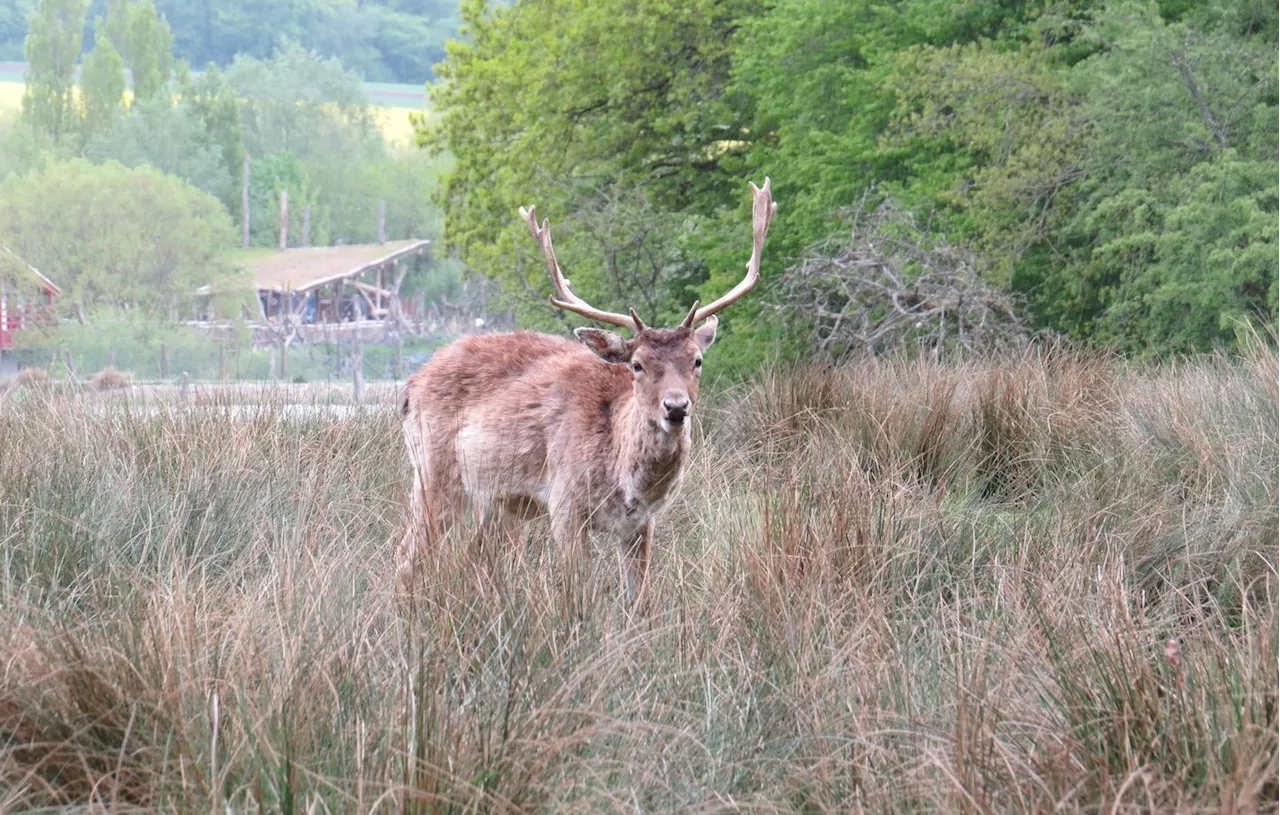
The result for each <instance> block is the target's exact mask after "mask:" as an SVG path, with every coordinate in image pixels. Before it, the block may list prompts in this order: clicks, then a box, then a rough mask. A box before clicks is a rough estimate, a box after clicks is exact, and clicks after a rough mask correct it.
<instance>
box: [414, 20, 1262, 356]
mask: <svg viewBox="0 0 1280 815" xmlns="http://www.w3.org/2000/svg"><path fill="white" fill-rule="evenodd" d="M463 15H464V18H465V22H466V25H467V31H468V33H469V35H470V40H469V42H468V43H466V44H454V45H451V46H450V48H449V51H448V58H447V60H446V61H445V63H444V64H443V65H442V66H441V67H440V69H439V71H438V73H439V75H440V76H441V78H442V84H441V86H440V87H439V88H438V89H437V90H436V91H435V92H434V93H433V99H434V101H435V104H436V108H437V113H438V114H439V118H438V119H437V120H435V121H434V122H426V121H424V122H422V123H421V125H420V130H419V135H420V140H421V142H422V143H423V144H425V145H427V146H429V147H432V148H434V149H437V150H449V151H452V152H453V153H454V155H456V157H457V171H456V173H455V174H454V175H453V176H452V177H451V178H450V179H449V181H448V183H447V185H446V187H445V188H444V190H443V192H442V194H441V198H440V200H441V201H442V203H443V205H444V206H445V208H446V216H447V224H448V231H447V234H448V238H449V242H450V245H451V246H452V247H454V248H455V249H456V250H457V251H458V252H459V254H460V255H461V256H462V257H463V258H464V259H465V260H466V261H468V262H469V263H470V264H472V266H473V267H475V268H476V269H477V270H479V271H480V272H482V273H484V274H486V275H489V276H492V277H494V278H496V279H498V280H500V281H502V282H503V285H504V287H505V289H506V291H507V292H508V294H509V295H510V296H512V297H513V298H516V299H519V300H522V301H523V302H525V303H527V304H528V305H529V308H528V311H527V312H526V313H527V314H529V315H530V316H531V317H533V316H534V315H537V314H542V315H545V312H546V310H545V309H541V308H540V307H539V308H538V309H535V308H533V305H534V304H538V303H540V301H542V300H543V298H545V294H546V292H547V291H548V284H547V283H546V282H545V277H544V273H543V271H542V266H541V264H540V262H538V259H537V258H536V256H535V255H534V253H533V249H534V247H533V246H532V245H531V243H530V242H529V241H528V239H527V236H526V235H524V234H523V232H522V229H523V226H522V225H521V224H519V222H518V220H517V219H516V218H515V217H514V213H515V210H516V207H518V206H521V205H528V204H530V203H537V204H538V205H539V213H540V214H543V215H546V216H549V217H551V219H552V221H553V223H555V224H556V225H557V232H556V238H557V244H556V245H557V250H558V254H560V255H561V260H562V261H563V262H564V265H565V267H566V273H567V274H569V275H570V276H571V277H572V279H573V280H574V285H575V289H576V290H578V291H579V292H580V293H582V294H583V295H584V296H586V297H587V298H588V299H593V298H594V299H598V300H600V301H601V302H600V303H599V304H600V305H602V306H607V307H610V308H613V309H618V308H623V307H625V306H626V305H628V304H632V303H638V304H643V305H644V306H645V307H646V308H649V309H651V310H652V311H654V312H656V314H655V315H654V316H655V318H658V319H670V318H671V317H672V316H673V315H675V314H677V313H679V311H680V309H681V305H682V304H684V303H686V302H687V300H688V299H690V298H691V297H692V296H693V295H694V294H702V295H704V296H706V295H710V294H712V293H713V292H718V291H720V290H723V289H724V288H726V287H727V286H729V285H732V283H733V282H734V281H736V280H737V279H738V277H739V276H740V275H741V262H742V260H743V258H744V255H745V251H744V250H745V248H746V246H747V244H746V238H745V235H746V228H745V223H746V196H745V195H743V194H741V190H742V189H744V188H745V183H744V182H745V181H746V180H747V179H748V178H753V179H755V180H757V181H759V180H760V179H762V178H763V177H764V176H765V175H769V176H771V177H773V179H774V191H775V197H776V199H777V200H778V201H779V202H780V211H779V216H778V218H777V220H776V222H775V227H774V231H773V232H772V233H771V235H770V245H769V248H768V249H767V251H766V258H765V274H764V276H765V281H764V283H763V285H762V287H761V291H760V292H759V294H757V295H755V296H753V297H752V298H751V302H749V303H743V304H741V305H740V306H738V307H735V310H734V313H732V314H728V315H726V316H728V317H729V325H728V328H729V330H731V331H733V332H735V333H738V334H739V335H740V341H742V340H746V341H749V344H750V345H751V347H750V349H749V350H747V351H745V352H742V354H743V356H742V361H743V362H750V361H751V360H754V359H759V358H760V357H761V355H763V354H767V353H772V352H773V351H772V350H771V349H783V350H784V351H785V350H786V349H787V348H790V349H791V353H799V350H800V348H801V346H799V345H795V344H789V343H791V342H792V340H794V338H796V337H801V336H806V335H807V332H808V329H807V328H803V327H801V328H800V330H799V331H798V333H797V332H794V331H793V329H786V330H785V332H784V333H783V334H780V333H779V332H780V331H783V329H782V328H781V327H780V326H779V325H778V321H777V320H776V319H759V320H752V319H751V318H752V317H753V316H761V317H763V316H764V315H766V314H767V313H770V312H769V311H768V309H769V308H771V307H770V306H769V304H770V303H772V302H774V301H775V300H776V297H777V292H776V291H775V290H774V288H773V286H772V280H773V279H775V278H777V277H778V276H779V274H780V273H781V272H782V270H783V269H785V268H788V267H791V268H793V269H798V268H803V267H804V263H805V260H806V258H813V257H819V256H821V255H822V253H823V252H826V251H828V250H827V249H826V248H824V247H829V246H831V242H830V240H829V236H830V235H832V234H833V233H838V232H840V231H842V229H844V227H842V226H841V224H842V219H843V217H844V216H843V214H842V213H845V212H847V211H848V210H849V208H850V207H853V206H855V205H860V206H863V207H872V208H874V205H875V204H876V202H877V201H883V200H887V199H888V198H892V199H893V200H894V201H895V202H896V206H900V207H903V208H905V210H907V211H909V212H912V213H914V216H913V217H914V218H915V221H916V222H918V223H921V224H927V225H928V231H929V234H932V235H937V236H939V239H941V240H945V241H946V243H947V244H948V245H951V246H956V247H963V248H964V250H965V251H968V252H971V253H972V256H973V257H974V259H975V261H974V262H975V264H976V270H977V273H978V274H979V275H980V276H981V278H982V280H983V285H987V286H995V287H998V288H999V289H1001V290H1002V291H1004V292H1005V293H1007V294H1008V295H1009V296H1010V297H1011V298H1012V300H1011V301H1010V302H1011V303H1013V304H1014V305H1015V307H1016V308H1017V309H1019V311H1020V314H1019V318H1020V319H1025V321H1026V322H1027V323H1028V324H1029V325H1030V326H1031V327H1032V328H1034V329H1038V330H1041V331H1050V332H1054V333H1059V334H1063V335H1067V336H1070V337H1074V338H1077V339H1081V340H1085V341H1089V342H1094V343H1097V344H1103V345H1108V346H1113V347H1118V348H1122V349H1125V350H1127V351H1131V352H1135V353H1139V354H1169V353H1183V352H1193V351H1200V350H1207V349H1210V348H1213V347H1220V346H1230V345H1231V344H1232V343H1233V342H1234V341H1235V337H1236V334H1237V332H1238V330H1239V329H1240V328H1241V327H1242V326H1243V325H1246V324H1250V323H1252V324H1254V325H1270V326H1272V327H1274V326H1275V324H1276V317H1277V314H1276V298H1277V267H1276V262H1275V257H1276V229H1277V196H1276V186H1275V178H1276V175H1277V137H1278V136H1277V128H1276V122H1277V84H1276V76H1277V61H1276V53H1277V36H1276V34H1277V11H1276V7H1275V4H1274V3H1265V2H1260V0H1213V2H1208V3H1195V4H1189V3H1185V2H1175V0H1165V1H1164V2H1159V3H1156V2H1137V1H1136V0H1094V1H1093V2H1087V3H1076V4H1061V3H1055V2H1049V0H1026V2H1011V3H998V4H985V3H971V4H955V3H951V2H944V0H904V2H901V3H893V4H884V3H877V2H872V0H777V2H772V3H753V2H748V1H747V0H739V1H738V2H727V3H726V2H720V3H706V4H700V3H696V2H695V3H689V4H679V5H672V4H669V3H665V2H661V1H660V0H642V1H641V2H628V3H621V2H619V3H610V2H604V3H585V2H573V0H523V2H519V3H517V4H515V5H514V6H509V7H508V6H498V5H493V4H489V3H485V2H483V0H470V2H468V3H466V4H464V6H463ZM602 235H605V236H606V237H605V238H604V239H602V238H601V236H602ZM641 247H643V248H644V249H645V250H646V251H634V250H636V249H638V248H641ZM649 249H651V251H647V250H649ZM819 266H820V264H813V267H814V268H818V267H819ZM655 268H656V270H657V271H656V274H655V273H654V272H653V270H654V269H655ZM824 268H825V267H824ZM905 273H906V274H907V275H908V277H910V275H912V274H916V273H918V272H917V271H913V270H912V268H911V267H910V266H909V265H908V267H907V268H906V270H905ZM788 280H789V284H788V285H789V286H792V287H793V286H794V285H795V283H796V279H795V277H794V275H793V276H791V277H789V278H788ZM762 309H764V310H762ZM542 319H547V318H546V317H545V316H544V317H543V318H542ZM788 338H791V339H788ZM738 346H739V349H740V350H741V342H739V343H738Z"/></svg>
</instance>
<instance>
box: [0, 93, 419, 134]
mask: <svg viewBox="0 0 1280 815" xmlns="http://www.w3.org/2000/svg"><path fill="white" fill-rule="evenodd" d="M22 90H23V84H22V83H21V82H0V112H4V111H6V110H9V109H10V108H17V107H19V106H21V105H22ZM373 112H374V115H376V116H377V118H378V129H379V130H381V131H382V135H383V136H384V137H385V138H386V140H387V142H388V143H390V144H403V145H408V144H412V143H413V125H411V124H410V123H409V114H410V113H413V112H414V111H413V110H412V109H410V108H388V107H375V108H373Z"/></svg>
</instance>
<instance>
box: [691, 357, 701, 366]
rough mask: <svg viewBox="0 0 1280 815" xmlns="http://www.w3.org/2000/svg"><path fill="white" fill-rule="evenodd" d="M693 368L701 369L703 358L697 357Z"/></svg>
mask: <svg viewBox="0 0 1280 815" xmlns="http://www.w3.org/2000/svg"><path fill="white" fill-rule="evenodd" d="M693 367H694V368H701V367H702V357H695V358H694V360H693Z"/></svg>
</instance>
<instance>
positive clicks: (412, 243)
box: [243, 240, 431, 292]
mask: <svg viewBox="0 0 1280 815" xmlns="http://www.w3.org/2000/svg"><path fill="white" fill-rule="evenodd" d="M430 245H431V241H426V240H407V241H388V242H387V243H356V244H351V245H349V246H321V247H313V248H310V249H285V250H282V251H276V252H269V253H266V254H262V255H257V256H254V257H250V258H248V259H246V260H244V261H243V265H244V267H245V268H246V269H248V270H249V275H250V276H251V277H252V278H253V285H254V287H255V288H257V289H258V290H259V291H296V292H302V291H309V290H311V289H315V288H319V287H320V286H324V285H325V284H328V283H333V282H335V281H338V280H343V279H344V278H348V277H356V276H358V275H361V274H363V273H365V272H367V271H370V270H372V269H376V268H378V267H379V266H382V265H383V264H385V263H390V262H391V261H393V260H395V259H396V258H399V257H404V256H405V255H411V254H414V253H416V252H419V251H421V250H423V249H426V248H427V247H428V246H430Z"/></svg>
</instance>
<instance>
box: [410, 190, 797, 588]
mask: <svg viewBox="0 0 1280 815" xmlns="http://www.w3.org/2000/svg"><path fill="white" fill-rule="evenodd" d="M751 190H752V194H753V196H754V199H755V200H754V203H753V207H752V228H753V233H754V236H753V241H752V247H751V260H749V261H748V262H747V274H746V277H745V278H743V280H742V281H741V282H740V283H738V285H736V286H734V287H733V289H732V290H730V291H729V292H728V293H727V294H725V295H724V296H723V297H721V298H720V299H718V300H716V301H715V302H713V303H710V304H709V305H705V306H701V307H700V306H699V304H698V303H697V302H695V303H694V304H693V307H692V308H691V309H689V314H688V316H687V317H685V318H684V322H682V323H680V325H679V326H677V327H675V328H671V329H666V328H650V327H648V326H647V325H645V324H644V323H643V322H642V321H641V319H640V317H639V316H638V315H637V314H636V311H635V309H629V313H628V314H617V313H614V312H609V311H601V310H600V309H597V308H595V307H594V306H592V305H590V304H589V303H587V302H586V301H585V300H583V299H582V298H580V297H578V296H577V295H576V294H574V293H573V292H572V291H571V290H570V289H569V281H568V280H567V279H565V277H564V275H563V274H562V273H561V270H560V265H559V264H558V263H557V262H556V255H555V250H554V249H553V248H552V245H551V230H550V227H549V226H548V224H547V222H546V221H545V220H544V221H543V222H542V225H541V226H539V224H538V221H537V218H536V217H535V214H534V208H533V207H529V209H528V210H525V209H524V208H521V209H520V217H521V218H523V219H524V221H525V222H526V223H527V224H528V225H529V229H530V231H531V232H532V233H533V237H534V239H535V240H537V242H538V245H539V246H540V247H541V248H542V252H543V254H544V255H545V256H546V260H547V265H548V267H549V268H550V271H551V282H552V284H553V286H554V288H555V294H554V295H552V297H551V303H552V304H553V305H555V306H556V307H558V308H562V309H565V310H567V311H572V312H574V313H577V314H581V315H582V316H584V317H588V318H590V319H592V320H594V321H596V322H600V323H607V324H609V325H614V326H620V327H622V328H627V329H630V330H631V331H632V332H633V334H632V336H631V338H630V339H624V338H623V337H621V336H619V335H618V334H615V333H613V332H612V331H605V330H603V329H599V328H579V329H577V330H576V331H575V332H574V333H575V334H576V335H577V337H578V339H579V340H580V341H581V342H580V343H577V342H572V341H570V340H567V339H564V338H562V337H556V336H551V335H547V334H535V333H531V332H527V331H518V332H515V333H510V334H489V335H478V336H472V337H465V338H462V339H459V340H457V341H456V342H454V343H453V344H451V345H449V346H448V347H446V348H444V349H442V350H440V351H438V352H437V353H436V354H435V355H434V356H433V357H432V358H431V360H430V361H429V362H427V364H426V365H424V366H423V367H422V368H421V369H419V370H418V371H417V372H416V373H415V374H413V375H412V376H411V377H410V378H409V381H408V383H407V385H406V387H405V392H404V399H403V402H402V404H401V413H402V423H403V429H404V435H405V441H406V443H407V444H408V447H409V455H410V458H411V459H412V461H413V466H414V484H413V496H412V520H411V525H410V528H409V530H408V531H407V533H406V534H405V537H404V540H403V541H402V543H401V551H400V558H399V579H400V582H401V586H402V588H405V587H407V585H408V584H409V582H411V581H412V579H413V577H414V574H415V571H416V565H417V562H418V559H419V557H420V556H421V554H422V552H423V551H424V549H425V547H427V546H430V545H433V544H434V543H435V542H436V541H437V540H439V538H440V537H441V536H442V535H443V534H444V533H445V531H446V530H447V529H448V528H449V527H450V525H451V524H452V523H453V522H454V521H455V520H456V519H457V518H459V517H460V516H461V515H462V513H464V512H467V511H468V509H470V511H473V512H475V513H476V517H477V519H478V520H479V521H480V524H481V534H482V535H487V534H491V533H492V532H493V531H495V530H496V529H497V528H500V527H501V526H502V525H504V524H506V523H507V522H509V521H511V520H516V519H519V518H520V517H525V516H527V515H528V514H529V513H530V512H532V511H536V510H539V509H545V510H546V511H547V512H548V513H549V515H550V518H551V531H552V536H553V538H554V539H555V542H556V544H557V546H558V547H560V550H561V551H562V552H564V553H570V552H575V551H577V549H578V546H580V545H581V544H582V543H583V542H584V539H585V536H586V535H587V533H588V532H597V533H601V534H604V535H607V536H608V537H610V538H612V539H613V540H614V541H615V542H616V544H617V546H618V547H619V558H620V562H621V566H622V572H623V580H624V581H625V587H626V597H627V601H628V603H629V604H632V603H634V602H635V601H636V599H637V596H638V594H639V592H640V590H641V588H642V587H643V585H644V580H645V574H646V570H647V568H648V563H649V551H650V545H651V543H652V540H653V523H654V518H655V517H656V516H657V515H658V514H659V513H661V512H662V509H663V508H664V507H665V506H666V505H667V503H668V502H669V501H670V500H671V497H672V496H673V495H674V494H675V492H676V490H677V488H678V487H679V485H680V480H681V474H682V470H683V468H684V463H685V459H686V458H687V457H688V453H689V416H690V414H691V413H692V411H693V405H694V401H695V400H696V399H697V396H698V380H699V378H700V376H701V374H702V355H703V352H705V351H706V350H707V348H708V347H710V345H711V343H712V342H713V341H714V340H715V338H716V325H717V322H718V318H717V317H716V316H715V315H716V313H717V312H719V311H720V310H721V309H723V308H725V307H726V306H729V305H731V304H732V303H734V302H736V301H737V300H739V299H741V298H742V296H743V295H745V294H746V293H747V292H749V291H751V289H752V288H753V287H754V286H755V285H756V283H757V282H758V281H759V279H760V254H761V251H762V250H763V248H764V241H765V235H766V234H767V233H768V231H769V223H770V221H771V220H772V219H773V214H774V212H775V211H776V210H777V205H776V204H774V203H773V200H772V196H771V194H770V186H769V179H767V178H766V179H765V182H764V187H762V188H759V187H756V186H755V184H752V185H751Z"/></svg>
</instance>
